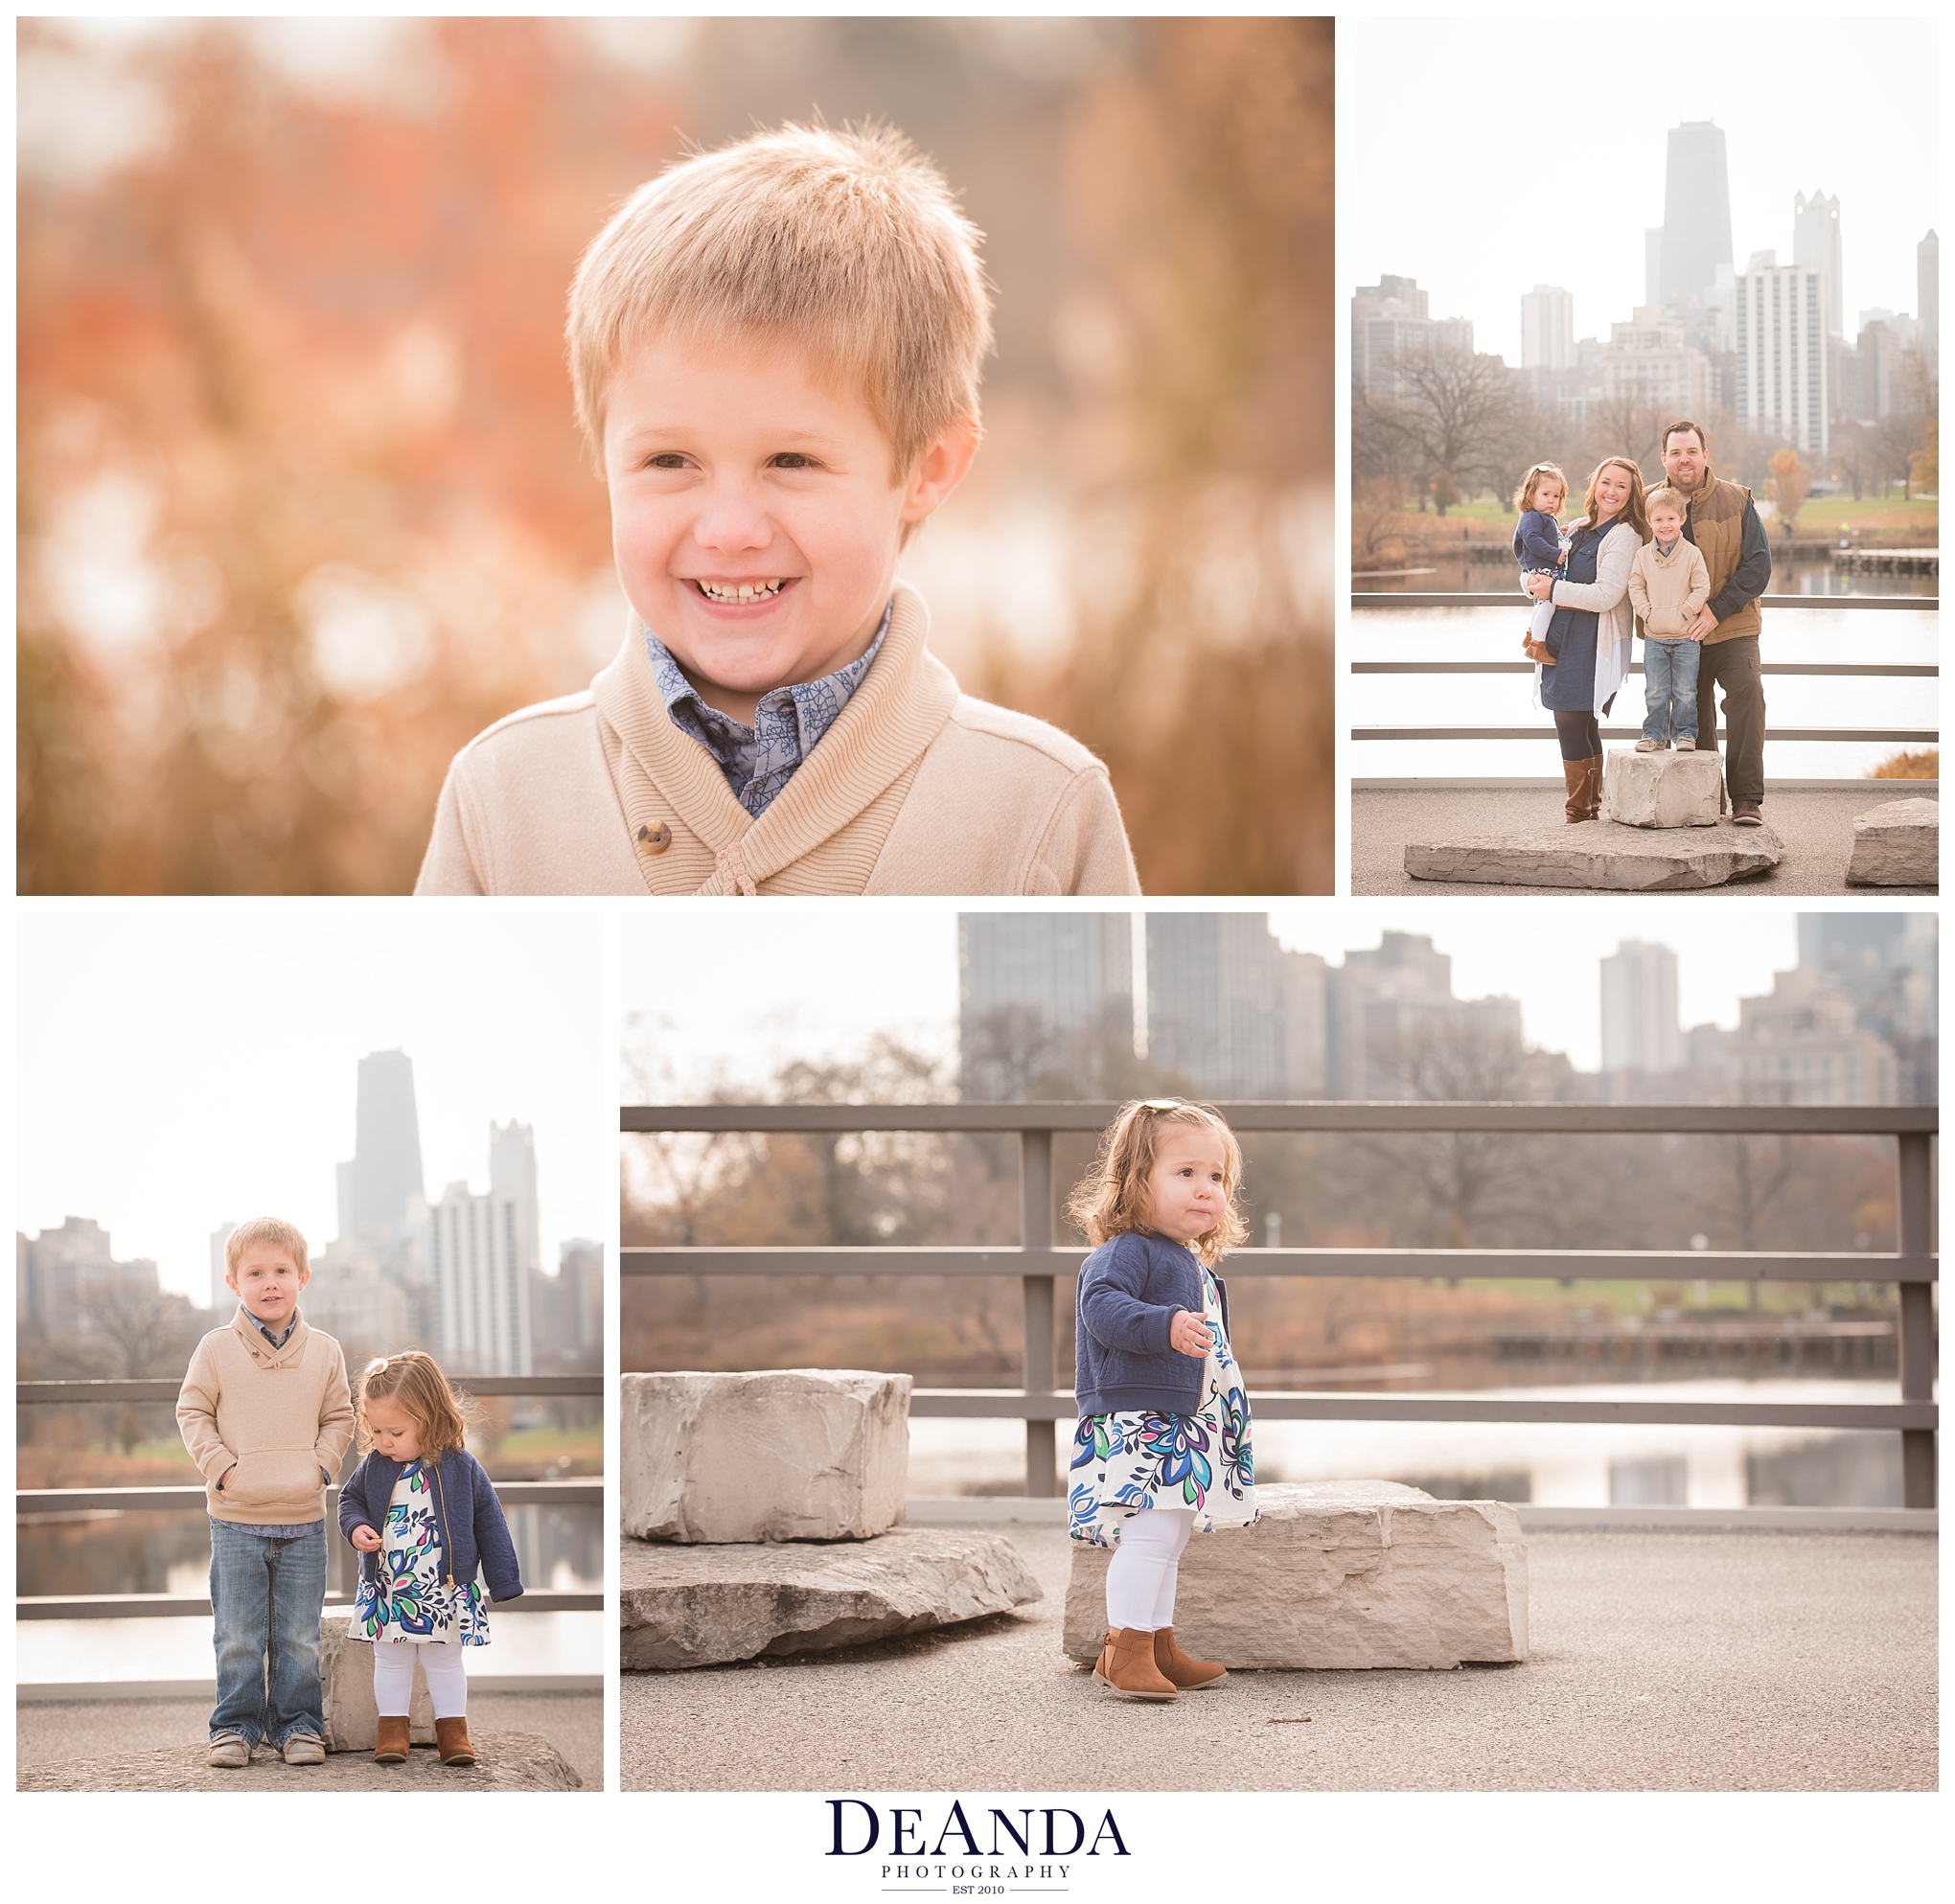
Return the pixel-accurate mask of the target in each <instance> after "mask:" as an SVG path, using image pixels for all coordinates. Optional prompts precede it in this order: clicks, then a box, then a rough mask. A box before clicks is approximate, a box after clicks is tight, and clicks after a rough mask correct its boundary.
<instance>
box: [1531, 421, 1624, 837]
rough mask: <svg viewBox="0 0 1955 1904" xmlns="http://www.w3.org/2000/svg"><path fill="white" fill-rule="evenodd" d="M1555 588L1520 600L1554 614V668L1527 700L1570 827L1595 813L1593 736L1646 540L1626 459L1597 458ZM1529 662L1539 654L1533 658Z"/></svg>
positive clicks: (1541, 588) (1611, 691) (1616, 666)
mask: <svg viewBox="0 0 1955 1904" xmlns="http://www.w3.org/2000/svg"><path fill="white" fill-rule="evenodd" d="M1569 534H1570V538H1571V539H1570V542H1569V549H1568V564H1567V566H1566V567H1565V568H1564V569H1563V571H1562V574H1561V579H1560V580H1559V581H1556V580H1555V578H1554V577H1553V576H1552V575H1530V576H1529V577H1528V578H1527V590H1528V593H1529V594H1530V595H1531V596H1533V598H1534V599H1535V600H1536V601H1537V602H1553V604H1554V610H1555V612H1554V620H1553V623H1552V624H1551V625H1550V627H1549V630H1548V646H1549V647H1550V648H1551V649H1552V650H1553V653H1554V656H1555V658H1554V659H1553V660H1552V661H1547V662H1544V663H1543V664H1542V665H1541V666H1540V667H1539V668H1537V669H1536V670H1535V671H1534V698H1535V700H1537V701H1538V702H1539V703H1540V705H1541V706H1543V707H1545V708H1547V709H1549V711H1550V712H1551V713H1553V716H1554V737H1555V739H1556V740H1557V741H1559V742H1560V744H1561V775H1562V778H1563V780H1564V781H1565V782H1566V783H1567V788H1568V804H1567V805H1566V806H1565V807H1564V808H1563V809H1562V811H1563V812H1564V813H1565V814H1567V815H1568V817H1569V820H1570V823H1571V824H1572V823H1573V822H1575V821H1576V820H1592V819H1594V818H1596V817H1597V816H1598V815H1599V814H1600V812H1601V808H1602V729H1601V723H1600V721H1599V719H1598V717H1599V716H1600V715H1603V714H1606V713H1607V712H1608V711H1609V703H1610V702H1611V701H1612V700H1615V698H1616V690H1617V689H1618V688H1619V687H1621V686H1622V681H1623V677H1625V676H1626V675H1627V674H1628V672H1629V643H1630V639H1631V637H1632V636H1633V635H1634V633H1635V629H1636V616H1635V612H1634V610H1632V609H1631V608H1630V606H1629V565H1630V564H1631V563H1632V562H1634V561H1635V560H1636V551H1637V550H1638V549H1640V548H1641V547H1642V546H1643V544H1644V543H1645V542H1646V541H1647V540H1648V539H1649V524H1648V522H1647V520H1646V519H1645V516H1644V513H1643V471H1642V470H1639V469H1638V468H1637V467H1636V465H1635V464H1634V463H1632V462H1631V461H1630V460H1629V459H1628V457H1626V456H1610V457H1607V458H1605V459H1604V460H1603V461H1602V462H1601V463H1600V464H1599V466H1598V467H1597V470H1596V472H1595V474H1594V475H1593V476H1591V477H1590V478H1589V486H1588V494H1587V495H1586V496H1585V497H1584V498H1583V501H1582V514H1581V516H1579V517H1578V518H1577V519H1576V521H1574V522H1572V523H1570V524H1569ZM1533 652H1535V653H1536V654H1537V656H1538V653H1539V650H1538V647H1537V648H1535V649H1534V651H1533Z"/></svg>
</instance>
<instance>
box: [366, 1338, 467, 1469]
mask: <svg viewBox="0 0 1955 1904" xmlns="http://www.w3.org/2000/svg"><path fill="white" fill-rule="evenodd" d="M369 1402H392V1403H393V1404H394V1405H395V1406H396V1407H397V1408H399V1409H400V1410H401V1411H403V1413H404V1414H406V1415H407V1417H408V1418H409V1419H410V1420H411V1421H412V1422H413V1423H414V1429H415V1434H416V1438H417V1439H418V1440H419V1441H420V1443H421V1458H422V1459H423V1460H425V1461H426V1462H428V1463H430V1464H432V1463H433V1462H436V1461H438V1460H440V1459H441V1457H443V1456H444V1455H449V1454H452V1453H453V1452H454V1450H455V1449H457V1448H459V1447H461V1446H462V1445H463V1443H464V1441H465V1440H466V1438H467V1436H468V1432H469V1425H468V1420H467V1415H466V1411H467V1410H469V1409H470V1408H471V1407H472V1404H471V1403H470V1402H469V1401H468V1400H467V1398H466V1397H463V1396H459V1395H457V1394H456V1393H455V1391H454V1390H453V1389H452V1388H449V1385H448V1377H447V1376H446V1375H444V1374H443V1373H442V1372H441V1369H440V1368H439V1367H438V1366H437V1365H436V1363H435V1360H434V1358H433V1356H431V1355H428V1354H427V1353H426V1352H425V1351H424V1350H422V1349H418V1348H409V1349H403V1350H402V1351H401V1353H400V1354H399V1355H387V1356H382V1357H381V1358H380V1360H379V1361H378V1362H370V1363H368V1364H367V1365H366V1370H365V1373H363V1374H362V1375H361V1376H360V1378H359V1391H358V1393H357V1394H356V1395H355V1396H354V1403H353V1405H354V1411H355V1412H354V1421H355V1431H356V1433H357V1435H358V1437H359V1452H360V1453H361V1454H362V1455H364V1454H365V1453H366V1452H367V1450H368V1449H369V1448H371V1447H372V1446H373V1445H374V1434H373V1430H372V1429H371V1428H369V1427H368V1426H367V1412H366V1411H367V1404H368V1403H369Z"/></svg>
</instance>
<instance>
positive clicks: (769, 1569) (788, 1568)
mask: <svg viewBox="0 0 1955 1904" xmlns="http://www.w3.org/2000/svg"><path fill="white" fill-rule="evenodd" d="M620 1547H621V1548H622V1552H621V1554H620V1593H619V1608H620V1623H621V1626H622V1629H623V1630H622V1635H621V1640H620V1646H619V1664H620V1665H621V1666H622V1667H623V1668H624V1670H625V1671H627V1672H647V1671H671V1670H675V1669H678V1668H681V1667H686V1666H707V1665H717V1664H720V1663H724V1662H726V1661H729V1660H751V1659H755V1658H757V1657H759V1656H760V1655H761V1654H776V1655H777V1654H786V1653H808V1652H822V1651H826V1650H828V1649H830V1648H833V1647H837V1646H859V1645H862V1644H864V1643H866V1642H867V1641H869V1640H892V1639H897V1638H901V1637H902V1636H904V1635H907V1634H913V1633H928V1632H931V1631H932V1630H933V1629H935V1628H937V1627H940V1626H955V1625H958V1624H960V1623H961V1622H962V1621H965V1620H970V1619H982V1618H984V1617H986V1616H987V1615H991V1614H1000V1613H1009V1612H1011V1611H1012V1610H1013V1609H1014V1608H1016V1607H1021V1606H1024V1605H1026V1604H1028V1603H1029V1602H1031V1601H1033V1600H1037V1599H1042V1598H1044V1594H1043V1593H1042V1592H1041V1591H1040V1587H1039V1583H1038V1581H1037V1580H1035V1579H1034V1578H1033V1577H1032V1575H1031V1573H1030V1571H1028V1570H1027V1569H1026V1567H1025V1564H1024V1562H1023V1560H1021V1559H1020V1558H1019V1554H1018V1549H1017V1548H1014V1547H1013V1546H1012V1544H1011V1543H1010V1541H1008V1540H1006V1539H1005V1538H1004V1537H1003V1535H1001V1534H987V1533H980V1532H977V1531H975V1530H973V1529H969V1528H957V1527H899V1528H897V1529H896V1530H895V1531H894V1532H892V1533H887V1534H883V1535H880V1536H879V1537H878V1538H876V1539H875V1540H870V1541H859V1542H848V1543H837V1544H835V1545H832V1546H816V1545H813V1544H803V1543H798V1542H797V1543H795V1544H793V1545H792V1546H789V1545H785V1544H784V1545H778V1546H771V1547H759V1546H753V1545H750V1544H746V1543H743V1544H741V1545H738V1546H731V1547H678V1546H674V1545H672V1544H671V1543H668V1542H662V1541H637V1540H627V1541H623V1542H621V1543H620Z"/></svg>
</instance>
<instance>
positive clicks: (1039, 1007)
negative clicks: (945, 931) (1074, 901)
mask: <svg viewBox="0 0 1955 1904" xmlns="http://www.w3.org/2000/svg"><path fill="white" fill-rule="evenodd" d="M957 1037H958V1051H959V1082H960V1086H961V1089H962V1091H963V1094H964V1096H965V1097H967V1098H970V1099H974V1100H977V1101H980V1102H981V1101H992V1102H996V1101H1000V1100H1007V1101H1008V1100H1011V1099H1015V1098H1020V1097H1023V1096H1025V1095H1026V1094H1027V1092H1029V1091H1033V1090H1052V1089H1057V1088H1060V1087H1062V1086H1063V1087H1064V1088H1065V1089H1066V1090H1068V1091H1069V1093H1070V1092H1085V1093H1086V1094H1088V1095H1096V1094H1097V1093H1099V1092H1100V1091H1102V1090H1107V1089H1109V1088H1110V1085H1109V1078H1108V1070H1109V1066H1110V1065H1115V1066H1116V1065H1117V1061H1118V1060H1119V1059H1120V1058H1121V1057H1122V1056H1124V1055H1131V1053H1132V1051H1133V1048H1134V928H1133V921H1132V919H1131V918H1130V917H1129V915H1128V914H1126V913H1124V912H964V913H959V914H958V916H957Z"/></svg>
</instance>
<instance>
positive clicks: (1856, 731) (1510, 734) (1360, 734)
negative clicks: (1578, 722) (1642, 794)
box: [1351, 727, 1942, 746]
mask: <svg viewBox="0 0 1955 1904" xmlns="http://www.w3.org/2000/svg"><path fill="white" fill-rule="evenodd" d="M1642 732H1643V729H1642V728H1641V727H1604V728H1602V729H1601V737H1602V739H1603V740H1605V741H1630V740H1635V739H1637V738H1638V737H1639V736H1640V735H1641V734H1642ZM1553 738H1554V729H1553V727H1353V728H1352V729H1351V739H1352V740H1354V741H1552V740H1553ZM1765 739H1766V740H1768V741H1841V742H1846V741H1858V742H1877V743H1878V744H1879V745H1880V746H1940V745H1941V739H1942V730H1941V729H1940V728H1939V727H1767V728H1766V729H1765Z"/></svg>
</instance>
